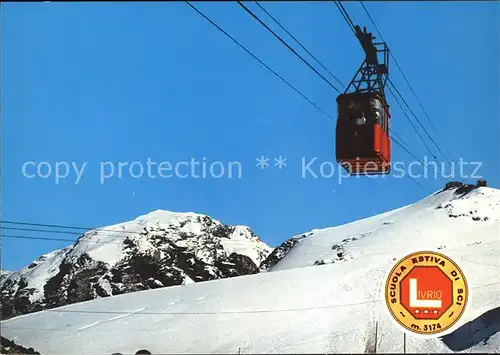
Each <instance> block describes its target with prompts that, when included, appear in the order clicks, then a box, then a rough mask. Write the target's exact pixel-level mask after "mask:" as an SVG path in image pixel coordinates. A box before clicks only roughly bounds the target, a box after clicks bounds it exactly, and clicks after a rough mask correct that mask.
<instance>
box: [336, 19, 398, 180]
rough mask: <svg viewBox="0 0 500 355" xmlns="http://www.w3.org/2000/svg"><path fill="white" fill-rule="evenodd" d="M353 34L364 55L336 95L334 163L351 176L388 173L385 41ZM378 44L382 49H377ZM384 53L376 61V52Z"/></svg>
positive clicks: (389, 142) (389, 159)
mask: <svg viewBox="0 0 500 355" xmlns="http://www.w3.org/2000/svg"><path fill="white" fill-rule="evenodd" d="M355 28H356V36H357V37H358V39H359V41H360V42H361V45H362V47H363V49H364V51H365V54H366V58H365V60H364V61H363V63H362V64H361V67H360V68H359V69H358V71H357V72H356V75H355V76H354V78H353V79H352V80H351V82H350V84H349V85H348V86H347V88H346V90H345V92H344V93H343V94H342V95H340V96H338V97H337V116H338V118H337V127H336V156H337V162H338V163H339V164H340V165H341V166H342V167H344V168H345V169H346V170H347V171H348V172H349V174H351V175H367V174H370V175H373V174H377V175H378V174H388V173H390V170H391V141H390V138H389V122H390V118H391V116H390V112H389V106H388V105H387V102H386V99H385V94H384V87H385V83H386V82H387V78H388V54H389V50H388V48H387V46H386V44H385V43H373V39H374V38H375V37H373V36H372V34H371V33H367V32H366V28H365V29H364V32H361V29H360V28H359V26H356V27H355ZM377 46H382V48H381V49H380V48H377ZM380 52H382V53H383V54H384V55H383V57H384V63H383V64H379V61H378V53H380Z"/></svg>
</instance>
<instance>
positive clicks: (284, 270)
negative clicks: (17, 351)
mask: <svg viewBox="0 0 500 355" xmlns="http://www.w3.org/2000/svg"><path fill="white" fill-rule="evenodd" d="M459 191H460V189H459V190H457V189H451V190H446V191H443V192H441V193H438V194H436V195H433V196H429V197H427V198H426V199H424V200H422V201H419V202H417V203H415V204H413V205H410V206H407V207H404V208H401V209H398V210H395V211H392V212H389V213H386V214H383V215H379V216H375V217H372V218H367V219H364V220H361V221H358V222H354V223H350V224H347V225H344V226H339V227H335V228H328V229H324V230H317V231H313V232H311V233H307V234H305V236H304V237H302V238H301V239H300V240H299V242H297V243H295V246H292V247H291V248H290V249H289V250H286V252H285V253H283V254H284V255H282V256H281V259H280V260H278V261H277V262H276V263H275V265H274V266H272V267H271V268H270V270H268V272H265V273H260V274H255V275H248V276H241V277H237V278H232V279H221V280H215V281H210V282H204V283H197V284H189V285H185V286H174V287H169V288H162V289H155V290H148V291H141V292H134V293H128V294H124V295H119V296H113V297H108V298H101V299H97V300H93V301H89V302H83V303H78V304H73V305H69V306H65V307H60V308H57V309H51V310H47V311H42V312H37V313H33V314H29V315H24V316H20V317H17V318H12V319H9V320H7V321H4V322H2V323H1V325H2V335H3V336H5V337H7V338H9V339H11V340H14V341H15V342H16V343H18V344H20V345H23V346H26V347H29V346H32V347H34V348H35V349H36V350H37V351H40V352H41V353H42V354H51V355H52V354H54V355H56V354H68V353H72V354H84V353H86V354H88V353H93V354H111V353H113V352H122V353H129V354H130V353H134V352H135V351H137V350H138V349H140V348H146V349H149V350H150V351H151V352H153V353H238V352H239V353H242V354H244V353H301V352H302V353H304V352H305V353H327V352H329V353H332V352H351V353H352V352H358V353H361V352H370V351H371V350H373V348H374V335H375V326H376V324H377V329H378V330H377V331H378V337H377V340H378V341H377V346H376V348H377V352H394V353H397V352H401V351H402V350H403V332H402V330H401V329H400V328H399V326H397V325H396V324H395V322H394V321H393V320H392V318H391V317H390V315H389V312H388V310H387V309H386V306H385V303H384V301H383V286H384V283H385V277H386V275H387V273H388V272H389V271H390V269H391V267H392V266H393V265H394V263H395V260H394V259H395V258H396V259H399V258H401V257H403V256H405V255H406V254H408V253H409V252H414V251H415V250H416V249H431V250H439V251H440V252H442V253H445V254H446V255H448V256H450V257H451V258H453V259H454V260H455V261H456V262H457V263H458V264H459V266H460V267H461V268H462V270H463V272H464V273H465V275H466V277H467V281H468V284H469V288H470V290H469V291H470V299H469V305H468V307H467V309H466V311H465V313H464V315H463V316H462V318H461V319H460V320H459V322H458V323H457V324H456V325H455V326H454V327H453V328H451V329H450V330H449V331H448V332H446V333H445V334H450V335H447V337H445V338H444V339H439V338H422V337H416V336H412V335H408V336H407V338H406V351H407V352H453V351H465V352H490V353H493V352H496V353H500V245H499V244H500V243H499V242H500V231H499V225H500V191H499V190H495V189H491V188H486V187H482V188H479V189H475V190H473V191H470V192H469V193H467V194H465V195H462V194H461V193H457V192H459ZM486 217H487V218H486ZM354 238H356V239H354ZM292 244H293V243H292ZM334 245H335V248H334V249H332V247H333V246H334ZM339 255H340V256H339ZM314 264H316V265H314ZM464 330H465V331H466V335H465V336H464V333H463V332H464ZM110 339H112V340H110ZM83 349H85V350H83Z"/></svg>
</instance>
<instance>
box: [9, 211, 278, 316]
mask: <svg viewBox="0 0 500 355" xmlns="http://www.w3.org/2000/svg"><path fill="white" fill-rule="evenodd" d="M271 250H272V248H270V247H269V246H268V245H266V244H265V243H264V242H262V241H261V240H260V239H259V238H258V237H257V236H256V235H254V234H253V232H252V231H251V230H250V229H249V228H248V227H245V226H230V225H224V224H222V223H220V222H219V221H216V220H214V219H212V218H210V217H208V216H206V215H200V214H195V213H173V212H168V211H162V210H159V211H155V212H152V213H150V214H148V215H145V216H141V217H138V218H137V219H135V220H134V221H131V222H126V223H121V224H117V225H113V226H109V227H104V228H100V229H97V230H93V231H89V232H87V233H85V234H84V235H82V236H81V237H80V238H79V239H78V241H77V242H76V243H75V244H74V245H70V246H68V247H67V248H64V249H61V250H55V251H53V252H50V253H48V254H45V255H43V256H41V257H40V258H38V259H37V260H36V261H34V262H33V263H32V264H31V265H29V266H28V267H25V268H23V269H21V270H19V271H16V272H5V273H4V272H2V274H1V276H0V292H1V297H2V318H8V317H11V316H16V315H20V314H25V313H29V312H33V311H38V310H42V309H47V308H53V307H57V306H62V305H65V304H70V303H75V302H82V301H87V300H91V299H94V298H97V297H106V296H111V295H118V294H122V293H127V292H132V291H140V290H147V289H153V288H159V287H165V286H175V285H182V284H186V283H193V282H199V281H207V280H213V279H218V278H226V277H233V276H240V275H247V274H252V273H256V272H258V271H259V270H258V267H259V265H260V263H261V262H262V261H263V260H264V259H265V258H266V257H267V256H268V254H269V253H270V252H271Z"/></svg>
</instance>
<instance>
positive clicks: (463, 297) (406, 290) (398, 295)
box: [385, 251, 469, 335]
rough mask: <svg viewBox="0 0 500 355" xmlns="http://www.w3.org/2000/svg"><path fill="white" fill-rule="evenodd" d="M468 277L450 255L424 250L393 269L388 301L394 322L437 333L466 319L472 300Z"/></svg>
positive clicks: (401, 261) (422, 331)
mask: <svg viewBox="0 0 500 355" xmlns="http://www.w3.org/2000/svg"><path fill="white" fill-rule="evenodd" d="M468 293H469V292H468V288H467V281H466V280H465V275H464V274H463V272H462V270H460V268H459V267H458V265H457V264H456V263H455V262H454V261H453V260H451V259H450V258H448V257H447V256H445V255H443V254H440V253H436V252H433V251H420V252H416V253H413V254H410V255H407V256H405V257H404V258H402V259H401V260H400V261H398V262H397V264H396V265H395V266H394V267H393V268H392V270H391V272H390V273H389V276H388V278H387V281H386V285H385V301H386V303H387V307H388V308H389V311H390V312H391V315H392V316H393V317H394V319H395V320H396V321H397V322H398V323H399V324H400V325H401V326H403V327H404V328H405V329H406V330H408V331H410V332H413V333H417V334H427V335H429V334H437V333H441V332H443V331H445V330H447V329H448V328H450V327H452V326H453V325H454V324H455V323H456V322H457V321H458V320H459V319H460V317H461V316H462V314H463V312H464V310H465V306H466V305H467V299H468Z"/></svg>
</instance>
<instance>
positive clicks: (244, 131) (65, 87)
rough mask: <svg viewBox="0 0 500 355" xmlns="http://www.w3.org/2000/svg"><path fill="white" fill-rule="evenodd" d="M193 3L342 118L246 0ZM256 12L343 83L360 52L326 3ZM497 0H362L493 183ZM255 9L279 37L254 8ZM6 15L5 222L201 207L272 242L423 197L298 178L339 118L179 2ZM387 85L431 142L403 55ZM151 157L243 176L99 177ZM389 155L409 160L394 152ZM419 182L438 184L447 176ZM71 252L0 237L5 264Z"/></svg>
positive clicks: (395, 187)
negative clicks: (40, 169) (277, 160)
mask: <svg viewBox="0 0 500 355" xmlns="http://www.w3.org/2000/svg"><path fill="white" fill-rule="evenodd" d="M195 4H196V6H197V7H198V8H199V9H200V10H202V11H203V12H204V13H205V14H206V15H208V16H209V17H210V18H212V19H213V20H214V21H216V22H217V23H218V24H219V25H220V26H222V27H223V28H224V29H226V30H227V31H228V32H229V33H231V34H232V35H233V36H235V37H236V38H237V39H238V40H239V41H241V42H242V43H243V44H244V45H245V46H246V47H248V48H249V49H251V50H252V51H253V52H254V53H255V54H256V55H257V56H259V57H260V58H261V59H262V60H263V61H265V62H266V64H268V65H269V66H270V67H272V68H273V69H274V70H276V71H277V72H279V73H280V74H281V75H282V76H283V77H285V78H286V79H287V80H289V81H290V82H291V83H292V84H293V85H295V86H296V87H298V88H299V89H300V90H301V91H303V92H304V93H305V94H306V95H307V96H308V97H309V98H310V99H311V100H313V101H314V102H316V103H317V104H318V105H319V106H320V107H321V108H322V109H323V110H325V111H327V112H328V113H329V114H331V115H332V116H335V114H336V101H335V98H336V96H337V92H335V91H334V90H332V89H331V88H330V87H329V86H328V85H326V84H325V83H324V82H323V81H322V80H321V79H320V78H319V77H318V76H317V75H316V74H314V73H313V72H312V71H311V70H310V69H309V68H308V67H306V66H305V65H304V64H303V63H302V62H301V61H300V60H298V59H297V58H296V57H294V56H293V54H292V53H291V52H290V51H288V50H287V49H286V48H285V47H284V46H283V45H282V44H281V43H280V42H279V41H278V40H277V39H276V38H274V37H273V36H272V35H271V34H270V33H269V32H267V31H266V30H265V29H264V28H263V27H262V26H261V25H259V24H258V23H257V22H256V21H255V20H253V19H252V18H251V17H250V16H249V15H248V14H247V13H245V11H244V10H243V9H241V8H240V7H239V6H238V5H237V4H236V3H195ZM263 5H264V6H265V7H266V9H268V11H270V12H271V13H272V14H273V15H274V16H275V17H276V18H277V19H279V20H280V21H281V23H282V24H283V25H284V26H285V27H287V29H289V30H290V31H291V32H292V33H293V34H294V36H296V37H297V38H298V39H299V40H301V41H302V42H303V44H305V45H306V47H307V48H308V49H309V50H310V51H311V52H312V53H313V54H314V55H315V56H316V57H318V58H319V59H320V60H321V61H322V62H323V64H325V65H326V66H327V67H328V68H329V70H330V71H331V72H333V73H334V74H335V75H336V76H338V77H339V78H340V79H341V81H342V82H343V83H347V82H349V80H350V79H351V77H352V76H353V75H354V73H355V71H356V69H357V68H358V66H359V65H360V63H361V61H362V59H363V52H362V50H361V48H360V46H359V43H358V42H357V41H356V40H355V38H354V37H353V35H352V33H351V32H349V29H348V27H347V25H346V23H345V22H344V19H343V18H342V17H341V15H340V13H339V12H338V10H337V8H336V7H335V6H334V5H333V3H327V2H324V3H321V2H313V3H305V2H295V3H293V2H283V3H278V2H272V3H264V4H263ZM499 5H500V4H499V3H498V2H492V3H489V2H450V3H449V2H422V3H418V2H405V3H401V2H368V3H366V6H367V8H368V9H369V11H370V12H371V14H372V16H373V17H374V19H375V21H376V23H377V25H378V27H379V29H380V30H381V32H382V34H383V36H384V38H385V40H386V41H387V42H388V45H389V47H390V48H391V50H392V51H393V53H394V55H395V56H396V59H397V60H398V62H399V64H400V65H401V67H402V68H403V71H404V72H405V74H406V76H407V77H408V79H409V81H410V83H411V84H412V86H413V87H414V89H415V90H416V92H417V94H418V96H419V98H420V100H421V101H422V102H423V104H424V106H425V108H426V110H427V111H428V113H429V115H430V117H431V119H432V120H433V122H434V125H435V126H436V127H437V128H438V130H439V132H440V136H441V137H442V138H443V140H442V141H441V140H438V142H443V141H444V146H447V147H448V148H449V149H450V150H451V152H452V153H453V155H454V157H455V158H456V159H459V158H463V159H464V160H465V161H469V162H479V161H480V162H482V166H481V168H480V171H479V172H478V173H477V174H479V175H482V176H484V177H485V178H486V179H487V180H488V182H489V185H490V186H493V187H496V188H498V187H499V186H500V177H499V176H500V175H499V174H498V172H499V170H498V162H499V160H500V159H499V158H500V153H499V152H500V149H499V148H500V147H499V132H500V130H499V109H498V97H499V94H500V93H499V86H498V77H499V68H498V58H499V44H498V40H497V38H496V34H497V33H498V31H499V24H498V21H497V19H498V16H499V15H500V11H499ZM247 6H248V7H250V8H251V9H253V10H254V11H255V12H256V13H257V14H259V16H261V17H262V19H263V20H265V21H266V22H267V23H268V24H269V25H270V26H272V27H273V29H275V30H276V31H279V28H277V27H276V25H274V24H273V23H272V22H271V20H270V19H269V18H267V17H266V16H265V14H263V13H262V12H261V11H259V9H258V8H257V7H256V6H255V5H254V4H253V3H248V5H247ZM345 7H346V9H347V10H348V11H349V13H350V15H351V17H352V18H353V21H354V22H355V23H358V24H361V25H366V26H367V27H368V29H370V30H371V31H373V32H375V30H374V29H373V27H372V26H371V24H370V22H369V20H368V18H367V17H366V15H365V13H364V11H363V9H362V7H361V5H360V4H359V3H358V2H347V3H345ZM2 10H3V11H2V21H1V22H2V34H3V35H2V54H1V55H2V57H1V59H2V65H3V68H2V69H3V70H2V74H3V75H2V82H1V83H2V89H3V90H2V93H1V95H2V108H1V109H2V112H1V113H2V124H3V127H2V148H3V149H2V153H3V154H2V194H3V196H2V197H3V201H2V202H3V204H2V218H3V219H4V220H16V221H28V222H34V223H49V224H65V225H75V226H104V225H110V224H115V223H119V222H123V221H127V220H131V219H133V218H135V217H137V216H139V215H143V214H146V213H148V212H150V211H153V210H156V209H166V210H171V211H179V212H186V211H193V212H199V213H205V214H208V215H210V216H212V217H214V218H217V219H219V220H221V221H222V222H224V223H228V224H244V225H248V226H250V227H251V228H252V229H253V230H254V231H255V233H257V234H258V235H259V236H260V237H261V238H262V239H263V240H264V241H266V242H267V243H269V244H270V245H272V246H275V245H277V244H279V243H280V242H282V241H283V240H285V239H287V238H289V237H291V236H293V235H295V234H299V233H301V232H306V231H309V230H311V229H313V228H323V227H327V226H333V225H338V224H342V223H346V222H349V221H353V220H356V219H359V218H363V217H368V216H371V215H374V214H378V213H381V212H384V211H387V210H390V209H394V208H398V207H401V206H403V205H407V204H410V203H413V202H415V201H417V200H419V199H421V198H423V197H425V196H426V195H427V194H428V193H427V192H426V191H425V190H423V189H421V188H420V187H419V186H418V185H417V184H416V183H415V182H414V181H412V180H411V179H409V178H394V177H385V178H351V179H343V180H342V181H341V183H340V184H339V173H338V169H339V167H338V166H337V165H336V164H333V166H334V168H335V169H336V170H335V173H334V175H333V177H332V178H327V177H321V176H320V177H319V178H317V179H315V178H313V177H311V176H309V175H308V176H306V178H303V177H302V175H301V158H302V157H304V158H305V159H306V161H310V159H312V158H314V157H317V163H315V164H313V169H314V170H315V171H316V172H319V164H320V163H321V162H327V163H325V164H328V162H330V163H334V162H335V136H334V133H335V123H334V122H333V121H331V120H330V119H328V118H327V117H325V116H323V115H321V114H320V113H318V112H317V110H316V109H314V108H313V107H312V106H311V105H310V104H309V103H308V102H306V101H305V100H304V99H303V98H301V97H300V96H299V95H297V93H295V92H294V91H293V90H291V89H290V88H289V87H287V86H286V85H285V84H283V83H282V82H281V81H280V80H279V79H277V78H276V77H275V76H273V75H272V74H271V73H269V72H268V71H267V70H266V69H265V68H263V67H262V66H261V65H260V64H259V63H258V62H256V61H255V60H254V59H252V58H251V57H250V56H249V55H248V54H247V53H245V52H244V51H243V50H241V49H240V48H239V47H238V46H236V45H235V44H234V43H233V42H231V41H230V40H229V39H228V38H227V37H225V36H224V35H223V34H222V33H221V32H219V31H218V30H217V29H215V28H214V27H213V26H212V25H210V24H209V23H208V22H207V21H206V20H204V19H203V18H201V17H200V16H199V15H198V14H197V13H195V12H194V11H193V10H192V9H191V8H189V6H188V5H186V4H185V3H182V2H180V3H133V2H131V3H112V2H110V3H69V2H68V3H26V4H24V3H11V4H3V9H2ZM279 33H280V34H281V33H282V32H281V31H280V32H279ZM283 36H284V37H283V38H285V39H286V40H289V39H288V37H286V34H283ZM290 43H292V44H293V42H290ZM301 53H303V52H301ZM304 56H305V57H306V58H307V59H308V60H310V59H309V57H307V55H306V54H304ZM311 63H312V64H314V62H313V61H311ZM392 64H393V63H392ZM317 67H318V66H317ZM320 69H321V68H319V67H318V70H320ZM325 75H326V74H325ZM391 78H392V80H393V82H394V83H395V84H396V86H397V87H398V88H399V89H400V91H401V92H402V94H403V95H404V97H405V98H406V100H407V101H408V102H409V104H410V105H411V106H412V108H413V109H414V111H415V112H416V113H417V115H418V116H419V117H420V120H421V121H422V123H423V124H425V126H426V128H427V129H428V131H429V132H430V133H431V134H433V136H434V137H435V139H438V138H437V136H436V134H435V133H434V131H433V130H432V128H431V127H430V125H429V123H428V122H427V119H426V118H425V117H424V115H423V113H422V111H421V110H420V108H419V106H418V104H417V102H416V101H415V99H414V98H413V96H412V95H411V92H410V91H409V89H408V86H407V85H406V84H405V82H404V80H403V78H402V76H401V74H400V73H399V72H398V70H397V69H396V67H395V66H394V65H392V66H391ZM342 89H343V88H342ZM389 103H390V104H391V107H392V116H393V119H392V123H391V124H392V127H393V129H394V130H395V131H396V132H397V133H398V134H399V135H400V136H402V137H403V138H404V140H405V142H407V143H408V144H409V145H410V146H411V147H412V148H413V149H414V150H415V151H416V152H417V153H418V154H419V157H420V158H421V159H423V158H422V157H423V156H424V155H425V154H426V151H425V148H424V146H423V144H422V142H421V141H420V140H419V138H418V137H417V136H416V134H415V132H414V131H413V130H412V128H411V125H410V124H409V123H408V121H407V119H406V118H405V117H404V116H403V114H402V112H401V111H400V110H399V108H398V107H397V105H396V103H395V102H394V101H392V102H391V101H390V102H389ZM415 124H417V123H415ZM422 134H424V133H422ZM424 136H425V135H424ZM444 146H443V147H444ZM431 147H432V145H431ZM261 155H264V156H266V157H268V158H270V162H271V164H272V163H273V158H274V157H278V156H280V155H282V156H283V157H285V158H287V161H286V164H287V167H286V168H283V169H278V168H277V167H273V166H271V167H268V168H266V169H258V168H257V167H255V164H256V160H255V159H256V158H257V157H259V156H261ZM148 158H149V159H151V161H154V162H156V163H157V164H159V163H160V162H169V163H171V164H172V165H174V164H176V163H177V162H180V161H189V160H190V159H191V158H193V159H195V160H197V161H202V159H203V158H206V161H207V162H208V163H209V164H210V163H212V162H214V161H220V162H223V163H224V164H226V165H225V166H226V169H227V164H228V163H229V162H239V163H240V164H241V165H240V166H241V167H242V178H234V177H233V178H232V179H230V178H228V177H227V175H226V177H225V178H220V179H214V178H208V179H196V178H194V177H188V178H179V177H172V178H161V177H158V176H157V178H148V177H147V176H143V177H142V178H133V177H131V176H130V173H129V170H128V169H127V168H125V169H124V175H123V177H122V178H118V177H116V176H115V177H114V178H110V179H107V180H106V181H104V183H101V182H100V163H101V162H105V161H111V162H114V163H115V164H118V162H119V161H122V162H123V161H126V162H129V164H130V163H132V162H134V161H137V162H141V163H142V164H143V165H144V166H146V162H147V160H148ZM393 159H394V160H395V161H402V162H405V163H406V164H408V163H410V162H411V161H412V158H411V157H410V156H408V154H407V153H406V152H404V151H403V150H401V149H400V148H399V147H398V146H394V148H393ZM28 161H34V162H37V163H40V162H42V161H44V162H48V163H50V164H52V167H53V168H54V165H55V163H56V162H63V161H65V162H69V163H71V162H74V163H75V164H77V166H79V167H81V166H82V164H83V163H85V162H86V163H87V165H86V168H85V170H84V172H83V174H82V177H81V180H80V181H79V183H78V184H75V180H76V175H75V173H74V171H73V172H72V173H71V174H70V175H69V176H68V177H67V178H66V179H63V180H61V181H60V182H59V183H58V184H56V183H55V180H54V177H53V176H50V177H49V178H46V179H43V178H27V177H25V176H23V171H22V167H23V164H24V163H25V162H28ZM331 165H332V164H330V166H331ZM30 169H33V167H30ZM469 169H472V168H470V167H469ZM472 170H474V169H472ZM472 170H469V171H468V170H467V169H465V171H466V173H469V174H470V173H472ZM455 171H456V173H457V174H458V173H459V170H458V167H457V168H456V170H455ZM28 173H30V174H31V173H33V170H28ZM133 173H134V172H133ZM328 173H329V171H326V172H325V174H328ZM457 179H460V177H457ZM418 180H419V182H420V183H422V184H423V185H425V186H426V187H427V188H428V189H430V190H431V191H435V190H438V189H440V188H441V187H442V186H444V184H445V182H446V180H447V179H433V178H427V179H424V178H420V179H418ZM462 180H465V181H467V182H475V179H462ZM5 234H7V231H5ZM8 234H11V235H33V236H34V235H36V234H34V233H28V232H16V231H9V233H8ZM38 235H39V236H44V237H63V238H64V237H65V238H75V237H76V236H71V235H68V236H64V235H60V234H53V235H50V234H47V233H44V234H38ZM67 244H68V243H67V242H56V241H39V240H20V239H7V238H3V240H2V267H3V268H7V269H16V268H20V267H23V266H25V265H27V264H28V263H30V262H31V261H32V260H33V259H35V258H37V257H38V256H40V255H41V254H43V253H46V252H49V251H51V250H53V249H56V248H61V247H64V246H66V245H67Z"/></svg>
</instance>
